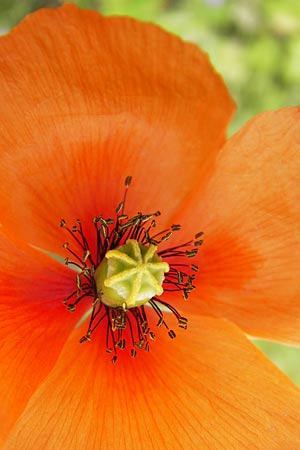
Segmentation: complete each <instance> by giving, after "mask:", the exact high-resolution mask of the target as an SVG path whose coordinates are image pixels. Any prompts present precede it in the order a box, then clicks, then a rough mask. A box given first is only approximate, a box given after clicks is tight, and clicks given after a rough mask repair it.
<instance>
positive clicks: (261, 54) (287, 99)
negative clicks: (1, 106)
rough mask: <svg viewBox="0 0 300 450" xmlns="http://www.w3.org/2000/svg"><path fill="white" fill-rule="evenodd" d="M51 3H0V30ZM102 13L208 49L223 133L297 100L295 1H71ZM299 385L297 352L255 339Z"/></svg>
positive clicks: (299, 41) (299, 48)
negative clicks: (224, 109) (222, 90)
mask: <svg viewBox="0 0 300 450" xmlns="http://www.w3.org/2000/svg"><path fill="white" fill-rule="evenodd" d="M61 3H62V2H59V1H57V0H48V1H47V0H0V33H6V32H7V31H8V30H9V29H10V28H11V27H12V26H14V25H15V24H17V23H18V22H19V21H20V20H21V19H22V18H23V17H24V16H25V15H26V14H28V13H29V12H32V11H34V10H36V9H38V8H41V7H45V6H48V7H52V6H53V7H55V6H58V5H59V4H61ZM73 3H76V4H77V5H79V6H81V7H83V8H91V9H95V10H98V11H101V12H102V13H104V14H126V15H130V16H133V17H137V18H139V19H142V20H147V21H152V22H156V23H158V24H160V25H161V26H163V27H164V28H166V29H168V30H170V31H172V32H174V33H176V34H178V35H180V36H182V37H183V38H184V39H186V40H190V41H193V42H195V43H197V44H198V45H199V46H201V47H202V48H203V49H204V50H205V51H207V52H208V53H209V54H210V57H211V60H212V62H213V64H214V66H215V67H216V69H217V70H218V72H220V73H221V74H222V76H223V77H224V79H225V81H226V83H227V86H228V87H229V90H230V91H231V93H232V95H233V97H234V99H235V101H236V103H237V106H238V110H237V113H236V116H235V118H234V120H233V123H232V125H231V127H230V130H229V133H230V134H231V133H233V132H234V131H235V130H237V129H238V128H240V127H241V126H242V124H243V123H245V121H246V120H248V119H249V118H251V117H252V116H253V115H254V114H257V113H259V112H260V111H264V110H267V109H278V108H281V107H284V106H292V105H300V87H299V82H300V63H299V60H300V2H298V1H296V0H284V1H283V0H76V1H73ZM254 342H255V344H256V345H257V346H258V347H259V348H260V349H262V350H263V352H264V353H266V354H267V356H268V357H269V358H270V359H272V360H273V361H274V363H275V364H277V365H278V366H279V367H280V368H281V369H282V370H283V371H284V372H286V373H287V374H288V375H289V376H290V377H291V378H292V379H293V380H294V381H295V383H297V384H298V385H299V383H300V368H299V367H300V364H299V363H300V349H298V348H293V347H287V346H283V345H278V344H274V343H270V342H263V341H254Z"/></svg>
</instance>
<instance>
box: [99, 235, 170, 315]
mask: <svg viewBox="0 0 300 450" xmlns="http://www.w3.org/2000/svg"><path fill="white" fill-rule="evenodd" d="M156 251H157V246H156V245H153V244H150V245H149V246H146V245H143V244H140V243H139V242H138V241H136V240H135V239H128V240H127V242H126V244H124V245H122V246H120V247H117V248H116V249H115V250H109V251H108V252H107V253H106V255H105V258H104V259H103V261H102V262H101V264H100V265H99V266H98V267H97V269H96V271H95V274H94V278H95V281H96V286H97V292H98V295H99V296H100V297H101V301H102V302H103V303H104V304H105V305H107V306H110V307H111V308H117V307H118V306H122V307H123V308H124V309H129V308H134V307H136V306H141V305H144V304H145V303H147V302H148V301H149V300H151V298H152V297H154V296H155V295H161V294H162V293H163V288H162V284H163V281H164V278H165V277H164V274H165V272H169V269H170V268H169V264H168V263H166V262H163V261H162V259H161V258H160V257H159V256H158V255H157V253H156Z"/></svg>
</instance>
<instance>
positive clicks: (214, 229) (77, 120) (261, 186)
mask: <svg viewBox="0 0 300 450" xmlns="http://www.w3.org/2000/svg"><path fill="white" fill-rule="evenodd" d="M0 72H1V73H0V92H1V94H0V95H1V102H0V111H1V112H0V114H1V121H0V124H1V125H0V127H1V142H0V145H1V147H0V152H1V160H0V173H1V190H0V205H1V219H0V220H1V240H0V243H1V244H0V252H1V258H0V260H1V262H0V264H1V274H0V277H1V282H0V291H1V322H2V323H1V329H0V333H1V340H0V366H1V374H2V376H1V388H0V390H1V407H0V411H1V413H0V414H1V418H0V424H1V442H2V445H3V448H5V449H10V450H12V449H22V450H26V449H28V450H29V449H30V450H31V449H32V448H36V449H43V450H44V449H46V450H47V449H49V450H50V449H60V448H66V449H80V450H85V449H86V450H98V449H102V448H103V449H137V450H139V449H147V450H148V449H182V448H185V449H209V450H211V449H221V448H222V449H223V448H225V449H244V448H245V449H246V448H247V449H254V448H258V449H266V450H270V449H285V448H286V449H287V448H288V449H296V448H298V447H299V442H300V431H299V426H298V425H299V420H300V412H299V411H300V394H299V391H298V389H297V388H296V387H295V386H294V385H293V384H292V383H291V382H290V381H289V380H288V378H287V377H286V376H285V375H283V374H282V373H280V372H279V371H278V370H277V369H276V368H275V367H274V366H273V365H272V364H271V363H270V362H269V361H268V360H267V359H266V358H265V357H264V356H263V355H262V354H261V353H260V352H259V351H257V350H256V349H255V347H254V346H253V345H252V344H251V343H250V342H249V341H248V339H247V337H246V334H250V335H254V336H261V337H265V338H270V339H275V340H281V341H285V342H290V343H295V344H298V343H299V341H300V320H299V317H300V315H299V294H300V283H299V279H300V277H299V271H300V264H299V262H300V261H299V254H300V252H299V250H300V239H299V223H300V208H299V201H298V200H299V189H300V183H299V181H300V180H299V158H300V139H299V134H300V133H299V118H300V110H299V109H297V108H290V109H285V110H282V111H278V112H268V113H265V114H262V115H260V116H258V117H256V118H255V119H254V120H252V121H251V122H250V123H248V124H247V125H246V126H245V127H244V128H243V129H242V130H241V131H240V132H239V133H237V134H236V135H235V136H234V137H233V138H231V139H230V140H228V142H227V143H225V144H224V142H225V130H226V126H227V124H228V121H229V120H230V118H231V115H232V112H233V103H232V101H231V99H230V96H229V94H228V92H227V90H226V87H225V86H224V84H223V81H222V80H221V78H220V77H219V76H218V75H217V74H216V73H215V72H214V70H213V68H212V67H211V65H210V63H209V60H208V58H207V57H206V55H204V54H203V53H202V52H201V51H200V50H198V49H197V48H196V47H195V46H194V45H192V44H187V43H183V42H182V41H181V40H180V39H178V38H177V37H175V36H172V35H170V34H168V33H166V32H164V31H162V30H161V29H159V28H158V27H156V26H154V25H151V24H143V23H140V22H138V21H135V20H132V19H129V18H118V17H112V18H104V17H102V16H101V15H99V14H97V13H95V12H90V11H83V10H80V9H78V8H77V7H75V6H74V5H65V6H63V7H61V8H58V9H55V10H41V11H39V12H37V13H35V14H33V15H31V16H29V17H28V18H27V19H25V20H24V21H23V22H22V23H21V24H20V25H19V26H18V27H16V29H14V30H13V31H12V32H11V33H10V34H9V35H8V36H5V37H2V38H1V40H0ZM129 175H131V176H133V180H134V182H133V183H132V185H131V186H130V190H129V192H127V191H126V202H125V203H126V204H125V206H124V205H122V204H120V205H119V202H120V200H122V198H123V195H124V186H122V183H123V179H125V177H126V176H129ZM127 184H129V183H128V178H127ZM117 205H119V206H118V208H117V210H118V213H116V211H115V210H116V207H117ZM124 208H125V213H126V215H128V218H126V217H120V216H124V215H123V209H124ZM157 210H159V211H161V213H162V214H161V216H160V217H157V218H155V217H153V216H151V214H150V215H149V216H147V214H148V213H155V211H157ZM139 211H142V212H143V215H141V214H140V215H139V214H138V212H139ZM116 215H118V218H117V219H116ZM93 217H94V218H95V219H94V220H92V219H93ZM78 218H80V221H81V222H80V223H79V222H76V221H77V219H78ZM108 218H112V219H114V224H111V223H110V222H108V221H107V219H108ZM132 218H133V219H132ZM61 219H64V221H63V222H62V225H63V228H61V227H59V223H60V221H61ZM154 219H155V220H156V219H157V220H156V222H157V225H156V229H157V231H156V232H154V227H153V225H154V222H153V220H154ZM143 221H144V223H143ZM174 223H175V224H177V223H180V224H181V225H182V228H181V230H180V231H178V230H177V228H178V227H177V226H173V228H172V224H174ZM74 224H75V225H76V229H75V228H74V229H73V228H72V226H73V225H74ZM121 225H124V226H123V227H122V226H121ZM81 226H82V229H81ZM69 227H70V228H69ZM148 228H149V231H148ZM165 229H167V230H169V229H171V231H174V236H172V237H171V238H170V240H168V241H166V242H164V240H163V242H161V243H160V244H159V245H158V247H157V246H156V245H155V241H159V240H160V239H161V238H162V237H164V236H165V234H166V233H168V232H164V233H163V234H159V233H160V231H161V230H165ZM68 230H69V231H68ZM81 230H82V231H81ZM112 230H115V233H112ZM126 230H127V231H126ZM175 231H176V232H175ZM198 231H204V233H205V234H204V236H205V239H204V244H203V246H201V247H200V248H199V252H198V254H197V255H196V256H194V258H191V259H186V258H185V256H187V255H186V253H185V252H186V250H187V251H188V252H192V253H193V251H194V247H193V245H192V246H189V245H184V246H183V247H178V246H180V245H181V244H182V243H184V244H185V243H186V242H187V241H189V240H190V238H192V239H193V237H194V235H195V234H196V233H197V232H198ZM147 233H148V234H147ZM107 235H108V236H109V237H108V238H107ZM66 236H68V237H66ZM149 236H150V237H149ZM128 237H130V239H131V240H132V241H133V243H132V244H130V243H129V244H128V245H129V246H130V245H132V249H131V250H128V248H127V247H126V249H127V250H126V249H125V250H126V251H127V253H126V255H127V256H125V260H126V261H127V262H128V261H129V260H128V258H129V259H130V258H131V259H133V260H134V263H132V264H133V266H134V267H135V263H136V261H137V259H138V258H139V256H137V255H142V256H143V258H144V257H145V254H146V253H147V252H148V251H150V250H149V249H151V252H152V255H151V258H152V256H153V255H154V256H153V258H154V259H153V260H152V259H150V256H149V255H148V253H147V255H148V256H147V258H146V259H145V258H144V259H143V261H144V262H143V264H146V263H147V264H148V263H149V266H148V265H147V264H146V266H147V267H146V269H147V270H150V269H149V267H150V268H151V270H152V269H153V267H154V266H155V264H154V263H158V265H159V267H160V270H162V273H160V274H159V275H158V276H157V277H156V278H157V279H158V280H159V281H158V284H159V285H158V287H157V289H156V290H155V293H154V294H155V296H154V297H153V298H152V297H151V298H147V295H148V296H149V295H150V294H149V292H151V289H154V288H153V283H154V282H152V281H151V282H150V281H149V280H153V276H154V275H153V273H152V272H151V270H150V272H151V273H150V275H149V274H148V275H147V277H148V278H147V277H146V285H147V286H146V288H145V286H143V292H142V294H143V295H144V291H146V294H145V296H144V297H141V298H142V300H140V297H139V299H138V300H137V297H136V295H137V292H138V293H140V290H139V289H140V287H138V288H136V286H137V282H136V279H137V278H136V277H135V276H134V277H133V278H134V283H135V284H134V286H135V288H134V289H133V290H135V291H136V292H135V294H134V295H133V294H132V295H133V297H132V299H133V300H132V302H133V306H132V308H131V307H130V308H129V309H127V306H126V302H125V306H124V302H123V303H122V301H121V304H120V305H119V306H115V305H113V306H112V305H111V304H110V303H109V301H110V300H109V299H110V295H109V294H108V304H105V303H104V302H105V301H106V300H104V297H103V302H101V301H100V300H99V299H98V293H99V292H100V294H99V295H100V296H101V295H102V294H103V292H104V286H106V284H105V283H106V281H107V280H108V269H107V267H106V266H105V267H106V268H105V270H106V271H107V272H105V273H104V275H103V276H102V275H100V276H99V277H98V275H97V276H96V273H97V274H98V273H99V271H98V272H97V269H98V267H99V264H100V263H101V264H102V261H103V256H104V255H106V259H105V261H108V262H107V264H108V267H109V268H110V269H111V268H112V266H109V260H110V258H112V259H113V258H115V259H116V260H117V262H116V263H115V266H118V264H119V263H118V261H119V260H118V257H119V258H120V260H122V261H123V259H122V258H123V256H122V257H121V256H120V255H119V253H122V252H123V253H124V251H125V250H124V248H120V244H122V245H124V244H125V241H126V238H128ZM76 239H77V241H76ZM97 239H98V241H97ZM66 240H69V246H68V245H65V248H62V244H63V243H64V242H65V241H66ZM141 243H143V245H144V246H142V244H141ZM122 245H121V247H122ZM151 245H152V247H151ZM156 247H157V248H156ZM190 249H191V250H190ZM108 250H111V251H112V252H114V251H117V252H119V253H117V256H116V253H110V254H108V253H107V251H108ZM70 251H71V252H73V254H72V253H70ZM97 252H98V254H97ZM130 252H132V254H131V253H130ZM139 252H140V253H139ZM151 252H150V253H151ZM66 253H67V254H68V253H69V258H70V259H69V260H68V261H67V262H68V263H67V264H62V258H63V257H65V255H66ZM130 255H131V256H130ZM188 256H191V254H190V253H188ZM126 258H127V259H126ZM146 260H147V261H146ZM95 261H96V264H93V263H95ZM126 261H125V262H126ZM149 261H150V262H149ZM183 261H184V262H183ZM161 262H163V263H165V265H161ZM187 262H188V265H187V266H184V267H183V268H182V269H179V268H178V267H182V266H176V264H187ZM166 263H168V264H169V266H168V267H167V265H166ZM74 264H75V265H76V264H77V272H75V271H74V270H71V269H72V267H71V266H72V265H73V266H74ZM122 264H123V262H122ZM124 264H125V263H124ZM128 264H129V263H128ZM129 265H130V264H129ZM78 266H79V267H78ZM196 266H198V268H199V271H198V273H197V277H196V279H195V280H194V279H193V277H192V278H190V277H191V273H192V271H193V270H192V269H196ZM118 267H119V266H118ZM75 268H76V267H75ZM143 268H144V269H145V267H144V266H143ZM110 269H109V270H110ZM144 269H143V270H144ZM146 269H145V270H146ZM101 270H102V269H101ZM122 270H123V269H122ZM153 270H156V266H155V269H153ZM100 272H101V271H100ZM181 272H182V273H181ZM119 273H120V272H119V271H118V270H117V275H119ZM133 273H136V272H135V271H132V272H130V274H131V275H130V276H132V274H133ZM147 273H148V272H147ZM126 276H127V275H126ZM155 276H156V275H155ZM138 277H140V278H139V279H140V280H142V279H143V277H144V272H143V275H141V274H140V272H138ZM163 277H165V280H164V281H163ZM176 277H177V278H176ZM182 277H183V279H182ZM123 279H124V277H123ZM99 280H100V281H99ZM125 280H127V278H126V277H125ZM117 281H119V279H117ZM121 281H122V280H121ZM126 282H127V281H126ZM98 283H100V284H101V283H102V284H101V286H100V287H99V286H98ZM120 283H121V290H122V289H123V290H124V289H125V288H126V289H129V291H130V289H132V285H131V284H128V285H126V286H125V287H124V284H122V283H123V281H122V282H120ZM139 283H140V282H139ZM185 283H188V289H187V290H188V292H186V291H185V290H186V287H187V286H186V284H185ZM154 284H155V283H154ZM193 285H195V286H196V289H194V290H193V292H191V293H190V296H189V299H188V301H187V302H185V301H184V300H183V299H182V295H181V293H180V292H179V291H182V293H183V296H186V295H187V294H189V291H190V290H192V287H193ZM138 286H140V284H138ZM149 286H150V287H149ZM106 287H107V286H106ZM161 287H162V288H163V289H164V293H163V295H162V296H161V295H160V290H161ZM173 290H175V291H176V292H173ZM126 292H127V291H126ZM73 293H74V294H73ZM103 295H104V294H103ZM120 295H121V294H120ZM126 295H127V294H126ZM130 295H131V291H130ZM151 295H152V294H151ZM80 297H82V298H80ZM66 298H67V300H66V301H65V303H66V305H67V306H69V309H71V310H74V309H75V311H74V312H73V313H70V312H68V311H66V309H65V307H64V306H63V305H62V300H64V299H66ZM101 298H102V297H101ZM130 298H131V297H130ZM145 299H146V300H145ZM162 299H163V300H162ZM144 300H145V302H146V303H148V304H150V306H152V308H148V307H147V306H144V304H143V302H144ZM160 300H162V301H164V302H165V303H164V304H163V303H160ZM114 301H119V300H118V299H117V300H116V299H115V298H114ZM137 302H141V303H137ZM151 302H152V303H151ZM92 306H93V307H94V310H93V311H94V312H93V313H91V312H90V308H91V307H92ZM100 306H101V308H102V309H101V310H100V309H96V308H100ZM98 311H102V312H100V313H99V312H98ZM116 311H117V313H118V315H117V316H116V315H115V312H116ZM168 311H169V312H168ZM177 311H180V314H184V316H188V319H189V323H188V329H187V330H179V331H178V333H177V328H175V327H177V325H176V320H175V322H174V320H173V319H172V317H173V318H175V319H178V321H179V325H181V326H182V327H183V328H185V324H186V323H185V320H183V321H182V317H181V315H180V314H179V313H178V314H177ZM102 313H103V318H102V321H100V322H99V323H98V324H97V321H98V317H99V314H102ZM91 314H94V316H91ZM145 315H146V316H147V322H148V325H149V326H150V328H151V333H153V332H155V334H157V339H156V342H153V343H152V342H151V345H150V351H149V352H147V351H146V352H145V351H144V350H148V349H149V348H148V345H147V344H149V342H150V337H153V335H152V334H151V333H150V332H149V331H148V330H146V329H145V325H144V322H145V320H144V319H145ZM157 316H158V317H159V318H160V322H161V324H162V325H166V326H167V327H169V335H168V332H167V330H166V329H165V328H166V327H164V326H162V327H160V328H158V329H156V326H155V324H154V325H153V324H152V320H155V317H156V318H157ZM153 317H154V319H152V318H153ZM88 318H90V319H88ZM91 318H92V319H91ZM121 319H122V320H121ZM89 320H90V322H89ZM89 323H90V324H91V325H89ZM96 325H97V326H96ZM173 325H174V326H173ZM124 326H125V329H124ZM171 327H172V328H171ZM94 328H95V329H94ZM179 328H180V327H179ZM87 330H88V331H87ZM174 330H175V331H174ZM174 333H176V334H177V337H176V339H174V340H171V339H170V336H171V337H174ZM136 336H137V337H138V338H139V339H140V340H139V341H138V342H137V343H138V344H139V345H138V346H137V349H136V353H137V354H136V357H135V358H132V356H135V352H133V353H132V352H130V347H131V345H130V339H132V341H133V342H132V346H133V347H134V343H135V342H136ZM82 337H84V339H83V340H88V339H90V338H92V342H85V343H83V344H82V345H80V344H79V340H80V339H82ZM124 337H125V338H126V341H127V342H126V343H127V347H126V348H125V349H122V347H123V346H124V342H123V338H124ZM143 339H144V341H147V342H141V341H143ZM139 346H140V347H142V348H141V349H139V348H138V347H139ZM120 347H121V348H120ZM110 349H111V350H112V352H113V361H114V362H115V358H114V356H116V355H117V356H119V360H118V362H117V364H115V365H113V364H112V362H111V359H112V356H109V355H107V354H106V352H105V350H110Z"/></svg>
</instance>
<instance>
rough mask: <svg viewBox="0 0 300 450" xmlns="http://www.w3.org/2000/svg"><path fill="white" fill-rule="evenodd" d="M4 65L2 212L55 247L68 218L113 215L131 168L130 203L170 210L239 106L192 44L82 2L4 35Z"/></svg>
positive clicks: (14, 231) (199, 174)
mask: <svg viewBox="0 0 300 450" xmlns="http://www.w3.org/2000/svg"><path fill="white" fill-rule="evenodd" d="M62 23H63V24H64V25H63V26H62ZM0 68H1V71H0V73H1V75H0V92H1V94H0V96H1V99H0V118H1V120H0V127H1V135H2V139H1V144H0V152H1V159H0V161H1V162H0V176H1V180H3V182H1V191H0V205H1V212H2V213H1V221H2V224H3V226H4V227H5V230H6V231H5V232H6V233H9V234H10V235H11V236H15V237H19V238H22V239H25V240H27V241H28V242H31V243H34V244H35V245H38V246H39V247H42V248H47V249H48V250H51V251H55V252H57V251H58V250H57V248H58V247H57V246H58V245H60V242H61V241H60V234H59V231H58V228H57V224H58V223H59V221H60V219H61V218H62V217H63V218H65V219H68V220H71V221H75V220H76V219H77V218H78V217H80V218H81V219H82V220H86V221H89V220H91V219H92V217H93V216H94V215H96V214H99V213H102V214H104V215H105V214H111V213H112V212H113V211H114V209H115V208H116V206H117V204H118V203H119V202H120V201H121V200H122V198H123V180H124V179H125V177H126V176H127V175H131V176H133V178H134V184H133V187H132V189H131V192H130V198H129V200H128V206H127V210H128V211H129V212H131V211H133V212H134V213H136V212H137V211H140V210H142V211H145V212H146V213H148V212H152V211H156V210H157V209H161V210H162V212H163V213H164V216H163V217H165V218H166V220H167V219H170V217H171V216H172V215H173V214H174V213H175V211H176V210H177V209H178V208H179V207H180V205H181V204H182V203H183V202H184V201H185V199H186V196H187V195H188V193H189V192H190V191H191V190H192V189H193V188H194V186H195V185H196V184H198V183H199V180H203V181H204V179H205V177H206V173H207V171H208V169H209V168H210V167H211V166H212V163H213V160H214V159H215V156H216V153H217V150H218V149H219V148H220V146H221V144H222V143H223V141H224V136H225V129H226V126H227V123H228V121H229V119H230V117H231V115H232V111H233V103H232V100H231V99H230V97H229V94H228V92H227V90H226V88H225V86H224V83H223V81H222V79H221V78H220V76H219V75H217V74H216V73H215V71H214V70H213V68H212V66H211V65H210V63H209V60H208V58H207V56H206V55H205V54H203V53H202V52H201V51H200V50H198V49H197V48H196V47H195V46H194V45H192V44H188V43H184V42H182V41H181V40H180V39H179V38H177V37H175V36H173V35H171V34H169V33H166V32H165V31H163V30H161V29H160V28H158V27H157V26H155V25H151V24H145V23H141V22H138V21H136V20H134V19H130V18H125V17H122V18H117V17H113V18H106V17H102V16H101V15H99V14H97V13H96V12H92V11H86V10H80V9H79V8H77V7H76V6H75V5H64V6H63V7H61V8H57V9H54V10H41V11H39V12H37V13H35V14H33V15H30V16H29V17H28V18H27V19H25V20H24V21H23V22H22V23H21V24H20V25H19V26H17V27H16V29H14V30H13V31H12V32H11V33H10V34H9V35H8V36H5V37H2V38H1V48H0ZM175 174H176V176H174V175H175ZM20 223H22V231H21V233H20V229H19V227H18V224H20Z"/></svg>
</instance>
